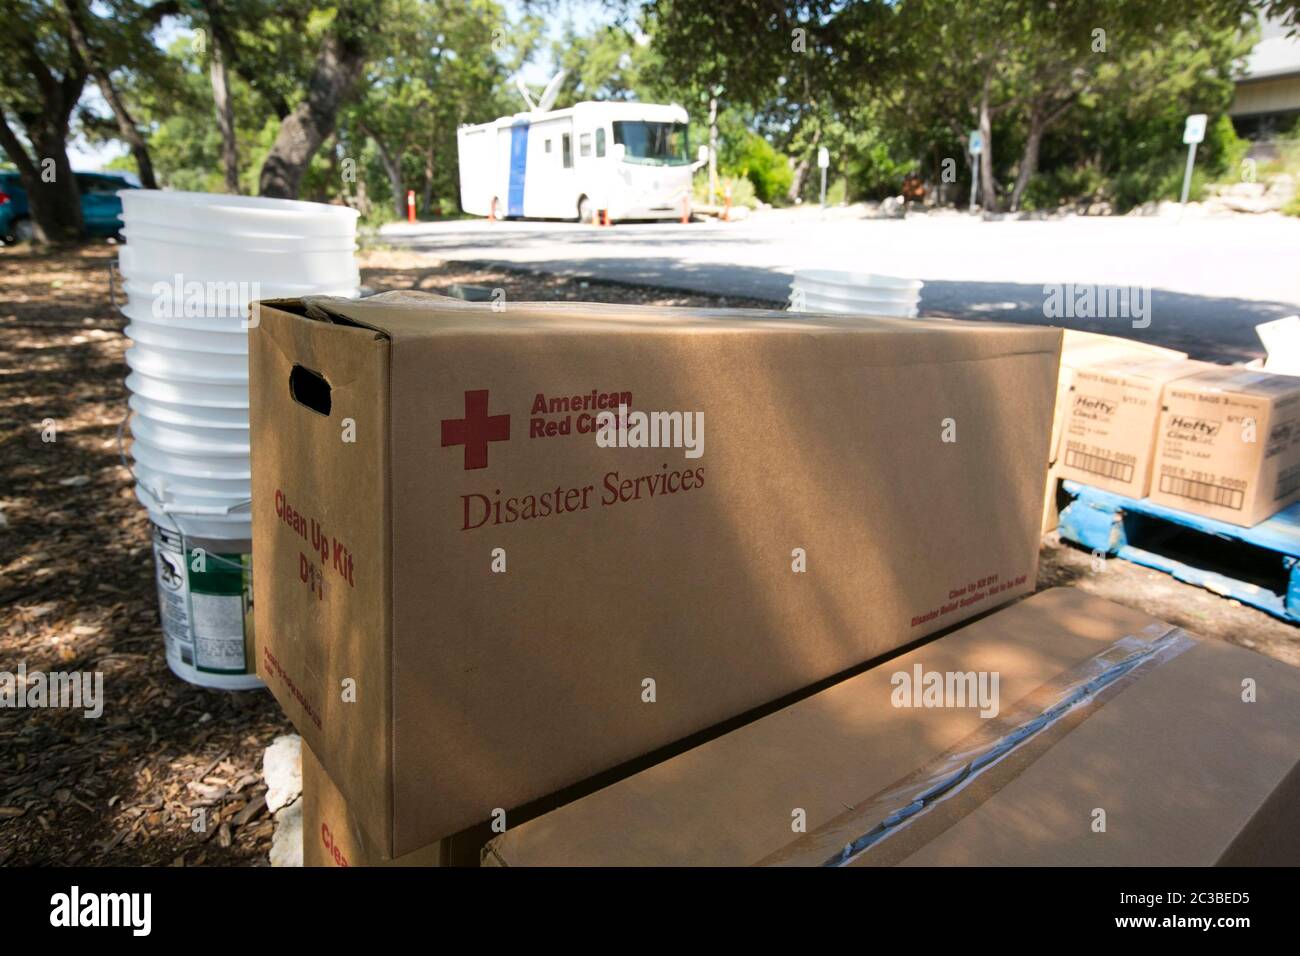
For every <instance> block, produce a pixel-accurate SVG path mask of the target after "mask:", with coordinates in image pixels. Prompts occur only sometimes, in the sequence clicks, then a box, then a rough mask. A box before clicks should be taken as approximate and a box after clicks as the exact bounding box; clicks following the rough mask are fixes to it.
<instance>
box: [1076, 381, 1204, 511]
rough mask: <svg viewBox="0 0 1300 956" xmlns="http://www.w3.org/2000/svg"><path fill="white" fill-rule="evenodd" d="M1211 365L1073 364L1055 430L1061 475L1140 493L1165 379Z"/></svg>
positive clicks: (1147, 480) (1146, 485)
mask: <svg viewBox="0 0 1300 956" xmlns="http://www.w3.org/2000/svg"><path fill="white" fill-rule="evenodd" d="M1214 367H1215V366H1212V365H1208V364H1207V363H1204V362H1194V361H1188V360H1183V359H1163V358H1158V359H1148V358H1140V359H1132V358H1124V359H1118V360H1113V359H1109V360H1108V359H1103V360H1098V361H1091V362H1088V363H1087V364H1085V365H1080V366H1076V367H1075V368H1074V369H1073V370H1072V374H1071V382H1070V392H1069V399H1068V402H1067V408H1066V417H1065V424H1064V427H1063V431H1062V433H1061V446H1060V457H1059V459H1058V466H1059V469H1060V474H1061V477H1062V478H1073V479H1074V480H1075V481H1080V482H1083V483H1084V484H1086V485H1092V486H1093V487H1096V488H1102V489H1104V490H1106V491H1113V492H1115V493H1117V494H1121V495H1127V496H1129V497H1130V498H1145V497H1146V496H1147V491H1148V490H1149V489H1150V487H1151V473H1152V472H1151V461H1152V457H1153V446H1154V443H1155V435H1156V424H1157V421H1158V420H1159V417H1160V397H1161V395H1162V394H1163V393H1164V389H1165V386H1166V384H1167V383H1168V382H1171V381H1174V380H1176V379H1179V378H1185V377H1187V376H1188V375H1193V374H1195V373H1196V372H1198V371H1202V370H1205V369H1211V368H1214Z"/></svg>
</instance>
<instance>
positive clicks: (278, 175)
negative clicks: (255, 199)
mask: <svg viewBox="0 0 1300 956" xmlns="http://www.w3.org/2000/svg"><path fill="white" fill-rule="evenodd" d="M346 9H347V8H346V7H344V8H343V10H341V11H340V19H341V18H342V16H343V12H344V11H346ZM365 62H366V53H365V48H364V45H363V44H362V42H361V39H360V37H359V35H358V34H356V33H350V34H348V35H344V34H342V33H341V32H340V27H339V26H338V25H337V24H336V26H335V32H334V33H331V34H330V36H329V37H328V38H327V39H326V41H325V45H324V47H323V48H322V49H321V52H320V55H319V56H318V57H317V58H316V65H315V67H314V69H313V70H312V75H311V79H310V80H309V81H308V84H307V96H306V98H305V99H303V101H302V102H301V103H299V104H298V106H297V107H295V108H294V110H293V111H292V112H291V113H290V114H289V115H288V116H286V117H285V118H284V120H283V121H282V122H281V123H280V133H279V135H278V136H276V138H275V145H273V146H272V147H271V152H270V154H269V155H268V156H267V157H266V162H265V163H263V164H262V174H261V177H260V179H259V182H258V191H259V192H260V193H261V194H262V195H263V196H275V197H278V198H281V199H295V198H297V196H298V189H299V186H300V185H301V183H302V177H303V173H304V172H306V170H307V164H308V163H310V162H311V158H312V156H313V155H315V153H316V150H317V149H319V148H320V144H321V143H322V142H324V140H325V137H327V136H328V135H329V134H330V133H332V132H333V131H334V122H335V120H336V118H337V116H338V111H339V107H340V105H342V103H343V101H344V100H345V99H346V98H347V96H348V94H349V93H350V92H351V90H352V87H353V86H354V85H355V84H356V81H357V79H358V78H359V77H360V76H361V71H362V69H363V68H364V67H365Z"/></svg>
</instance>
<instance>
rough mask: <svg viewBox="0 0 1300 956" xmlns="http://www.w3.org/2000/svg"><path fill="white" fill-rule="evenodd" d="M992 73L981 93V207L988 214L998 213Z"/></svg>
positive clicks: (986, 78) (987, 76)
mask: <svg viewBox="0 0 1300 956" xmlns="http://www.w3.org/2000/svg"><path fill="white" fill-rule="evenodd" d="M992 81H993V77H992V73H991V72H990V73H987V74H985V77H984V88H983V90H981V92H980V115H979V128H980V139H982V140H983V141H984V150H983V152H981V153H980V192H981V193H982V197H981V198H982V202H981V203H980V205H981V206H982V207H983V208H984V210H985V211H986V212H997V211H998V186H997V183H996V182H994V180H993V117H992V115H991V114H990V112H989V86H990V84H991V83H992Z"/></svg>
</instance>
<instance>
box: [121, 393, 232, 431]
mask: <svg viewBox="0 0 1300 956" xmlns="http://www.w3.org/2000/svg"><path fill="white" fill-rule="evenodd" d="M126 404H127V407H129V408H130V409H131V411H133V412H139V413H140V414H141V415H144V416H146V417H148V418H151V419H153V420H154V421H156V422H162V423H164V424H167V425H195V426H197V427H199V428H227V429H234V430H242V431H245V432H247V431H248V411H247V410H246V409H239V408H205V407H203V406H202V405H186V404H183V403H178V402H159V401H156V400H154V399H152V398H146V397H145V396H143V395H136V394H132V395H131V396H130V397H128V398H127V402H126Z"/></svg>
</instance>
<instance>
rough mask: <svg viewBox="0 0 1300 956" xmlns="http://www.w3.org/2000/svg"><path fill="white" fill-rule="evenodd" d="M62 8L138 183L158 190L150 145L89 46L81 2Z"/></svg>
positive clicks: (66, 0) (74, 0)
mask: <svg viewBox="0 0 1300 956" xmlns="http://www.w3.org/2000/svg"><path fill="white" fill-rule="evenodd" d="M63 8H64V11H65V12H66V13H67V15H68V16H67V24H68V39H69V41H70V42H71V43H72V45H73V46H74V47H76V50H77V53H78V54H79V55H80V56H81V59H82V60H83V61H84V62H85V64H86V66H87V68H88V69H89V70H90V75H91V76H93V77H94V78H95V85H96V86H98V87H99V92H100V93H101V94H102V95H103V97H104V102H106V103H107V104H108V108H109V109H110V110H112V111H113V119H115V120H116V121H117V131H118V133H119V134H120V135H121V137H122V140H123V141H124V142H125V143H126V144H127V146H128V147H129V148H130V150H131V156H132V157H133V158H134V159H135V165H136V169H137V170H138V171H139V173H140V185H142V186H144V188H145V189H157V188H158V181H157V180H156V179H154V174H153V162H152V161H151V160H150V158H149V146H148V144H146V143H145V141H144V137H143V136H141V135H140V130H139V128H137V127H136V125H135V119H134V118H133V117H132V116H131V112H130V110H128V109H127V107H126V103H125V102H123V100H122V97H121V96H119V95H118V92H117V89H116V88H115V87H114V86H113V80H112V77H111V76H109V72H108V69H107V68H106V67H105V66H104V64H103V63H102V61H101V60H100V57H99V56H98V54H97V53H96V51H95V50H94V49H92V48H91V45H90V41H89V39H88V38H87V36H86V29H85V23H84V20H83V17H84V12H83V10H82V9H81V5H80V3H79V2H78V0H64V3H63Z"/></svg>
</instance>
